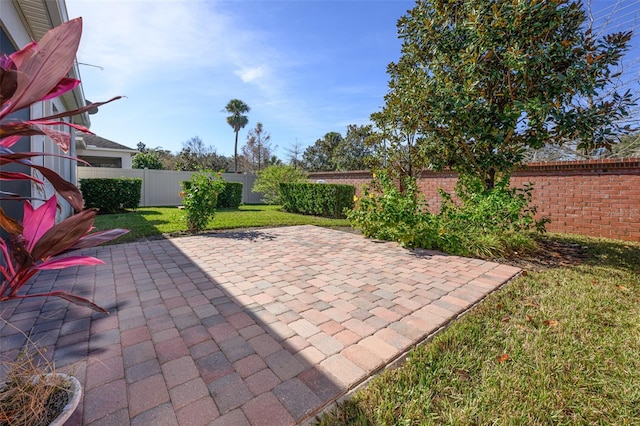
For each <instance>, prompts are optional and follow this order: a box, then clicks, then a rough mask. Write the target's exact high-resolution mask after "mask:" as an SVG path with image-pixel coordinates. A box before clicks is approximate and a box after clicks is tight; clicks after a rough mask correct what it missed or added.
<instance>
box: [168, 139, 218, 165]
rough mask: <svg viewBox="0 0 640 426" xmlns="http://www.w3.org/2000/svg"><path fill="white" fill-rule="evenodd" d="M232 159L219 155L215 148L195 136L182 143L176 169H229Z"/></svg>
mask: <svg viewBox="0 0 640 426" xmlns="http://www.w3.org/2000/svg"><path fill="white" fill-rule="evenodd" d="M229 162H230V159H229V158H227V157H225V156H222V155H218V154H217V153H216V150H215V148H213V147H212V146H207V145H205V144H204V142H203V141H202V139H200V137H198V136H194V137H192V138H191V139H189V140H188V141H186V142H183V144H182V150H181V151H180V152H179V153H178V155H177V157H176V169H177V170H182V171H198V170H215V171H228V170H229V168H230V164H229Z"/></svg>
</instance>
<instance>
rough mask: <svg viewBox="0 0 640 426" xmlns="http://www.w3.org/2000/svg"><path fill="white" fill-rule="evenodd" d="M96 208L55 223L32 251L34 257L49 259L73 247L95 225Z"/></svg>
mask: <svg viewBox="0 0 640 426" xmlns="http://www.w3.org/2000/svg"><path fill="white" fill-rule="evenodd" d="M95 217H96V211H95V210H83V211H81V212H80V213H78V214H74V215H73V216H71V217H68V218H66V219H65V220H63V221H62V222H60V223H58V224H55V225H53V227H51V229H49V230H48V231H47V232H46V233H45V234H44V235H43V236H42V237H41V238H40V240H39V241H38V243H37V244H36V246H35V247H34V248H33V250H32V251H31V255H32V256H33V258H34V259H36V260H40V259H48V258H49V257H51V256H55V255H57V254H60V253H62V252H65V251H67V250H68V249H69V248H70V247H73V246H74V245H75V244H76V243H77V242H78V240H79V239H80V238H82V237H83V236H84V235H85V234H86V233H87V232H89V231H90V230H91V228H92V227H93V221H94V219H95Z"/></svg>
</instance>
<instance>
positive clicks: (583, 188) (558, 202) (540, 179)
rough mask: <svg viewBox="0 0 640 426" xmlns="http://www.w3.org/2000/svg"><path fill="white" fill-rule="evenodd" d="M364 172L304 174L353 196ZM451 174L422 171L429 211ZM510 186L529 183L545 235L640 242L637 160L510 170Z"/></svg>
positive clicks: (449, 186)
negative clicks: (544, 220)
mask: <svg viewBox="0 0 640 426" xmlns="http://www.w3.org/2000/svg"><path fill="white" fill-rule="evenodd" d="M371 177H372V176H371V173H370V172H361V171H360V172H318V173H310V174H309V180H310V181H311V182H315V181H316V180H324V181H326V182H327V183H342V184H348V185H354V186H355V187H356V193H357V194H358V195H360V194H361V192H362V186H363V185H365V184H367V183H369V182H370V181H371ZM457 180H458V176H457V174H456V173H452V172H444V173H436V172H423V173H422V176H421V177H420V179H418V186H419V188H420V190H421V192H422V193H423V194H424V195H425V197H426V199H427V201H428V203H429V209H430V210H431V211H432V212H437V211H438V210H439V209H440V196H439V195H438V189H439V188H441V189H443V190H445V191H447V192H449V193H452V192H453V190H454V188H455V185H456V182H457ZM511 183H512V185H513V186H514V187H522V186H523V185H525V184H527V183H533V184H534V190H533V204H534V205H536V206H538V218H542V217H549V218H550V219H551V223H549V224H548V225H547V230H548V231H550V232H559V233H570V234H581V235H589V236H594V237H606V238H614V239H620V240H627V241H640V159H638V158H636V159H625V160H612V159H608V160H590V161H571V162H557V163H555V162H554V163H531V164H529V165H527V167H526V168H524V169H522V170H518V171H517V172H515V173H514V174H513V176H512V178H511Z"/></svg>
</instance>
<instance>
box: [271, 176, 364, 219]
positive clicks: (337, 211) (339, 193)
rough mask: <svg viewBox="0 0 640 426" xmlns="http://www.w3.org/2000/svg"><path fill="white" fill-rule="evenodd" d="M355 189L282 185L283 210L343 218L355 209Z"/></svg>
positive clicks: (329, 185) (312, 184) (308, 184)
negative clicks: (346, 212) (347, 211)
mask: <svg viewBox="0 0 640 426" xmlns="http://www.w3.org/2000/svg"><path fill="white" fill-rule="evenodd" d="M355 192H356V190H355V188H354V187H353V186H351V185H335V184H321V183H281V184H280V195H281V197H282V208H283V209H284V210H285V211H288V212H291V213H302V214H312V215H316V216H324V217H333V218H341V217H345V210H348V209H352V208H353V199H354V197H355Z"/></svg>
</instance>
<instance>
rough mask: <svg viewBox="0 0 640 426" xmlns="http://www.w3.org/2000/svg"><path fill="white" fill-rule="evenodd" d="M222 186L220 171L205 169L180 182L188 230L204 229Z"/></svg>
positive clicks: (211, 215)
mask: <svg viewBox="0 0 640 426" xmlns="http://www.w3.org/2000/svg"><path fill="white" fill-rule="evenodd" d="M224 186H225V181H224V179H223V178H222V173H213V172H211V171H206V170H205V171H201V172H197V173H194V174H193V175H191V180H190V181H186V182H182V188H183V191H182V195H183V197H184V200H183V204H184V209H185V211H186V213H187V228H188V229H189V231H191V232H200V231H203V230H204V229H206V226H207V224H208V223H209V221H210V220H211V219H213V217H214V215H215V213H216V206H217V204H218V194H220V193H221V192H222V191H223V189H224Z"/></svg>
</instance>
